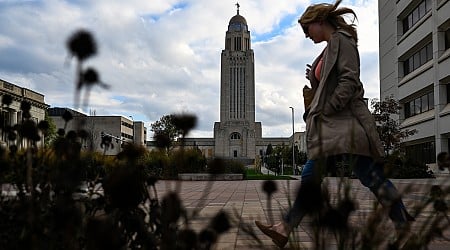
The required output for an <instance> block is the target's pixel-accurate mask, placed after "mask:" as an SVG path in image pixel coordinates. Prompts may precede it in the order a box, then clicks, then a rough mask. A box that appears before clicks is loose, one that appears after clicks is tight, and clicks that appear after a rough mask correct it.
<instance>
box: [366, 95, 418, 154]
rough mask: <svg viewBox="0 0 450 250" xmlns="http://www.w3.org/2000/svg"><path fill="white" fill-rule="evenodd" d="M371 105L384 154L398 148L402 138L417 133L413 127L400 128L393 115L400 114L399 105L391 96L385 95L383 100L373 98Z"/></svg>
mask: <svg viewBox="0 0 450 250" xmlns="http://www.w3.org/2000/svg"><path fill="white" fill-rule="evenodd" d="M371 106H372V108H373V111H372V115H373V116H374V118H375V121H376V123H377V129H378V133H379V135H380V139H381V142H382V143H383V147H384V152H385V154H386V156H389V154H390V153H391V152H393V151H398V150H400V145H401V143H402V141H403V139H405V138H407V137H408V136H411V135H414V134H415V133H417V131H416V130H415V129H413V130H410V129H400V124H399V123H398V122H397V120H396V119H394V117H395V115H399V114H400V110H401V106H400V104H399V102H398V101H397V100H395V99H393V98H392V97H386V98H385V99H384V100H383V101H378V99H373V100H372V102H371Z"/></svg>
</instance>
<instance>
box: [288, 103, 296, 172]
mask: <svg viewBox="0 0 450 250" xmlns="http://www.w3.org/2000/svg"><path fill="white" fill-rule="evenodd" d="M289 108H290V109H291V110H292V171H293V172H294V173H295V148H294V141H295V130H294V108H293V107H289Z"/></svg>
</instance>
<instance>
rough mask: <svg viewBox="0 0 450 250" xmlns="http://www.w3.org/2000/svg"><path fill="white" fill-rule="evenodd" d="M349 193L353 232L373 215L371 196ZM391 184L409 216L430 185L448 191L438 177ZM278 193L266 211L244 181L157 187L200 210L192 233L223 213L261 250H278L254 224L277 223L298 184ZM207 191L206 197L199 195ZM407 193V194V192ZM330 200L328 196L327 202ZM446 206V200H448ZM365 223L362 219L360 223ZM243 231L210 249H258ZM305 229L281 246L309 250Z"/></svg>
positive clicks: (443, 244)
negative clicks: (355, 204) (354, 204)
mask: <svg viewBox="0 0 450 250" xmlns="http://www.w3.org/2000/svg"><path fill="white" fill-rule="evenodd" d="M348 181H349V182H350V184H351V187H352V196H353V198H354V199H355V200H356V201H357V202H358V208H357V210H356V211H355V212H353V213H352V215H351V217H350V218H351V219H350V222H351V223H352V225H354V226H358V225H359V226H361V225H362V224H363V223H365V222H366V219H367V216H368V215H369V214H370V213H372V212H373V211H374V204H375V202H374V196H373V194H372V193H371V192H370V191H369V190H368V189H367V188H365V187H364V186H362V185H361V184H360V183H359V181H358V180H356V179H350V180H348ZM338 182H339V179H338V178H325V181H324V183H327V184H326V185H328V186H329V188H330V193H333V192H336V190H337V186H338V185H337V184H338ZM392 182H393V183H394V184H395V185H396V186H397V188H398V189H399V190H400V191H402V192H405V193H404V194H403V199H404V202H405V204H406V206H407V208H408V210H409V211H412V210H413V208H414V207H415V206H417V205H418V204H421V203H423V201H424V200H426V199H428V197H429V190H430V187H431V186H432V185H441V186H444V185H445V186H449V185H450V176H449V175H443V176H439V177H437V178H436V179H408V180H404V179H395V180H392ZM276 183H277V186H278V191H277V192H276V193H275V194H274V195H273V198H272V200H271V206H270V207H269V208H268V204H267V203H268V198H267V195H266V193H264V192H263V191H262V184H263V181H255V180H248V181H247V180H244V181H215V182H207V181H183V182H174V181H160V182H158V183H157V185H156V188H157V190H158V195H159V198H161V197H162V196H163V195H164V194H165V193H166V192H168V191H170V190H175V189H177V188H178V190H179V191H178V193H179V194H180V196H181V199H182V201H183V205H184V206H185V207H186V208H187V209H188V210H189V211H192V210H194V209H196V208H198V209H200V213H199V216H198V217H197V219H195V220H193V221H191V223H190V226H191V228H193V229H194V230H196V231H200V230H201V229H203V228H205V227H206V226H207V223H208V222H209V221H210V219H211V218H212V216H214V215H215V214H216V213H217V212H218V211H220V210H224V211H227V212H228V213H229V214H230V215H231V216H230V217H231V218H232V220H233V221H235V222H236V224H235V225H237V222H238V221H241V225H243V226H244V227H246V226H248V227H249V228H250V229H253V230H254V232H255V235H256V237H257V238H259V239H260V240H261V242H262V243H263V246H264V247H263V248H264V249H277V247H276V245H275V244H274V243H273V242H272V241H271V239H270V238H268V237H266V236H265V235H264V234H263V233H261V232H260V231H259V230H258V228H257V227H256V226H255V224H254V223H253V222H254V220H260V221H262V222H265V223H269V221H270V217H271V216H270V214H273V216H272V217H273V218H274V220H275V221H279V218H280V216H281V214H282V213H283V212H284V211H285V209H286V208H288V207H289V204H290V202H293V199H294V197H295V193H296V191H297V188H298V185H299V184H300V181H299V180H290V181H286V180H278V181H276ZM205 189H206V190H209V192H207V196H205V193H204V192H203V191H204V190H205ZM406 190H408V191H407V192H406ZM333 197H335V196H334V195H332V196H331V198H332V200H333ZM447 204H449V200H448V197H447ZM432 212H433V207H432V206H429V207H427V209H426V210H425V211H424V212H423V213H421V214H420V215H419V216H418V217H417V218H416V221H415V222H414V223H413V224H412V230H415V231H418V230H420V229H419V228H420V225H421V224H423V222H424V221H426V220H427V219H428V218H429V217H430V216H431V215H432ZM363 218H366V219H363ZM383 230H393V226H392V223H391V222H390V221H389V220H387V222H386V223H385V228H384V229H383ZM244 231H245V230H244V229H243V228H242V227H237V226H234V227H233V228H231V229H230V230H229V231H228V232H226V233H225V234H224V235H221V236H220V238H219V243H218V244H217V245H216V247H215V249H261V248H262V247H261V245H257V243H258V242H257V241H256V240H254V239H253V237H252V236H250V235H249V234H248V233H247V232H244ZM311 233H312V231H311V230H310V224H309V223H308V218H305V219H304V220H303V221H302V223H301V224H300V226H299V227H298V229H297V230H296V231H295V233H293V234H291V235H292V237H291V239H290V243H288V245H286V249H311V248H312V242H313V238H312V235H311ZM444 236H445V237H446V238H450V230H449V229H447V230H446V231H445V232H444ZM330 241H331V243H330V247H329V248H330V249H335V248H336V245H335V243H334V244H333V243H332V241H333V237H332V236H330ZM429 249H450V242H449V241H446V240H443V239H439V240H435V241H433V243H432V244H431V245H430V247H429Z"/></svg>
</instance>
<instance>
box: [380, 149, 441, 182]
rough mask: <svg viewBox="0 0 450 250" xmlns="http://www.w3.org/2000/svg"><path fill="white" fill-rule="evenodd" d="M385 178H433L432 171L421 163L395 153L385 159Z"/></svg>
mask: <svg viewBox="0 0 450 250" xmlns="http://www.w3.org/2000/svg"><path fill="white" fill-rule="evenodd" d="M385 173H386V176H387V177H389V178H393V179H411V178H434V175H433V171H431V170H430V169H429V167H428V166H427V165H425V164H423V163H419V162H417V161H414V160H411V159H410V158H407V157H405V156H403V155H402V154H400V153H399V152H396V153H394V154H391V155H389V156H388V158H387V159H386V164H385Z"/></svg>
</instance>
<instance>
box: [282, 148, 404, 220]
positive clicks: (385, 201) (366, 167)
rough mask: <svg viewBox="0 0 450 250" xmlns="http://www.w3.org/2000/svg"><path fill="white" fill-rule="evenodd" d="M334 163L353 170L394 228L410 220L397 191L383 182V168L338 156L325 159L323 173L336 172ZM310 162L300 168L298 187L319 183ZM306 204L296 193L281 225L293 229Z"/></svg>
mask: <svg viewBox="0 0 450 250" xmlns="http://www.w3.org/2000/svg"><path fill="white" fill-rule="evenodd" d="M337 161H344V162H346V163H347V164H350V166H353V173H354V174H355V176H356V177H357V178H358V179H359V181H360V182H361V184H363V185H364V186H365V187H368V188H369V189H370V191H372V193H374V194H375V196H376V198H377V199H378V201H379V202H380V203H381V205H382V206H383V207H387V208H389V217H390V218H391V220H392V221H393V222H394V223H395V225H396V226H401V225H402V224H404V223H405V222H407V221H410V220H413V218H412V216H410V215H409V214H408V212H407V211H406V208H405V205H404V204H403V201H402V200H401V197H400V194H399V193H398V190H397V189H396V188H395V186H394V184H393V183H392V182H391V181H390V180H388V179H386V178H385V176H384V173H383V165H382V164H379V163H375V162H374V161H373V160H372V158H370V157H367V156H360V155H358V156H357V155H339V156H336V157H329V158H328V159H327V160H326V168H327V169H326V170H327V171H334V170H335V169H336V163H337ZM314 163H315V162H314V160H308V161H307V162H306V164H305V166H304V167H303V171H302V175H301V176H302V182H301V184H300V185H305V184H308V183H310V182H313V181H314V179H315V178H316V177H318V178H319V181H320V182H321V181H322V178H323V177H322V176H317V175H321V174H320V173H319V172H320V171H315V169H314ZM306 202H308V200H307V199H305V197H304V193H302V192H297V197H296V198H295V201H294V204H293V206H292V208H291V209H290V210H289V211H288V213H287V214H286V215H285V216H284V221H285V222H286V223H287V224H288V225H290V226H291V227H297V226H298V225H299V224H300V222H301V220H302V219H303V216H304V215H305V213H306V212H305V209H304V206H305V205H304V204H305V203H306Z"/></svg>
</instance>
